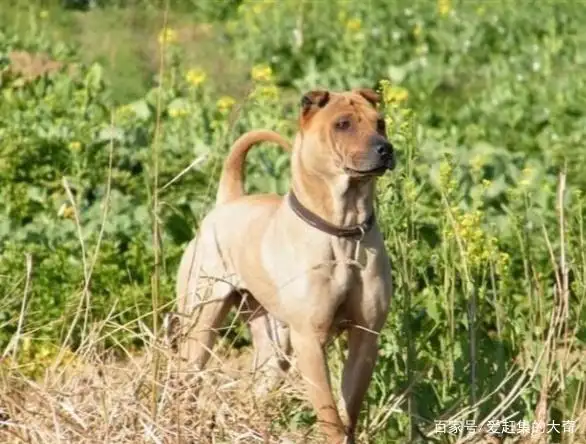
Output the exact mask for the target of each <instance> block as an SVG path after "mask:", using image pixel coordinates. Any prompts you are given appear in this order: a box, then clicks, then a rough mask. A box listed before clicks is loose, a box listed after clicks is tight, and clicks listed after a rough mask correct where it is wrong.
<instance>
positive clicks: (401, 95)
mask: <svg viewBox="0 0 586 444" xmlns="http://www.w3.org/2000/svg"><path fill="white" fill-rule="evenodd" d="M408 98H409V91H407V90H406V89H405V88H401V87H400V86H390V84H389V83H386V84H385V85H384V86H383V101H384V102H385V103H386V104H387V105H388V104H392V103H401V102H404V101H405V100H407V99H408Z"/></svg>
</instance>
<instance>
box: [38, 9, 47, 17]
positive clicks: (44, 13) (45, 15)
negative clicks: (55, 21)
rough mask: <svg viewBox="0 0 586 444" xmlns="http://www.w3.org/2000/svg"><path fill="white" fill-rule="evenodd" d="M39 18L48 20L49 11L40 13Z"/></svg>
mask: <svg viewBox="0 0 586 444" xmlns="http://www.w3.org/2000/svg"><path fill="white" fill-rule="evenodd" d="M39 17H41V18H42V19H46V18H47V17H49V11H47V10H45V9H43V10H42V11H41V12H40V13H39Z"/></svg>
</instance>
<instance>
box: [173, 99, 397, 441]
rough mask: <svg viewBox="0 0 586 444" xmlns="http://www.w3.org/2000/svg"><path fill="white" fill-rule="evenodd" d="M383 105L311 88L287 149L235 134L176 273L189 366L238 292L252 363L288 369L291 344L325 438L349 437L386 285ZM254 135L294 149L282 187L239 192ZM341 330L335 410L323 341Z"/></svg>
mask: <svg viewBox="0 0 586 444" xmlns="http://www.w3.org/2000/svg"><path fill="white" fill-rule="evenodd" d="M379 102H380V96H379V95H378V94H377V93H376V92H375V91H373V90H371V89H364V88H363V89H353V90H350V91H343V92H333V91H328V90H314V91H310V92H308V93H306V94H304V95H303V97H302V99H301V104H300V113H299V120H298V131H297V134H296V136H295V139H294V143H293V146H292V147H291V146H290V145H289V143H288V142H287V141H286V140H285V139H284V138H282V137H281V136H280V135H278V134H277V133H275V132H272V131H256V132H251V133H247V134H245V135H244V136H241V137H240V138H239V139H238V140H237V141H236V142H235V144H234V146H233V147H232V149H231V151H230V153H229V155H228V157H227V158H226V160H225V163H224V168H223V170H222V173H221V177H220V182H219V188H218V193H217V199H216V206H215V208H214V209H212V210H211V211H210V212H209V213H208V214H207V215H206V216H205V218H204V219H203V220H202V222H201V225H200V228H199V232H198V235H197V236H196V238H194V239H193V240H192V241H191V242H190V244H189V245H188V247H187V248H186V250H185V252H184V254H183V257H182V259H181V262H180V265H179V270H178V275H177V288H176V291H177V298H178V300H177V302H178V310H179V312H180V313H181V317H180V319H181V321H180V325H181V326H180V339H179V343H178V344H179V345H178V352H179V354H180V356H181V358H182V359H184V360H186V361H187V362H188V365H189V367H190V368H192V369H194V370H202V369H203V368H204V366H205V365H206V363H207V361H208V359H209V357H210V353H211V349H212V347H213V345H214V342H215V340H216V338H217V335H218V332H217V329H218V328H220V327H222V325H223V321H224V319H225V317H226V316H227V314H228V313H229V311H230V309H231V308H232V307H234V306H235V305H237V304H239V303H242V302H243V301H245V303H246V304H248V308H250V309H251V310H249V312H252V314H251V315H250V316H249V318H248V319H247V320H248V322H249V325H250V327H251V333H252V340H253V345H254V348H255V350H256V351H255V353H256V358H257V360H258V361H262V362H265V363H266V362H269V363H272V367H273V368H275V369H276V368H279V367H280V368H281V369H283V365H282V364H283V362H284V361H285V360H286V359H285V358H286V357H288V356H289V355H290V353H291V352H294V353H295V356H296V360H297V366H298V369H299V371H300V373H301V376H302V377H303V379H304V380H305V382H306V389H307V394H308V398H309V401H310V402H311V405H312V406H313V408H314V409H315V411H316V416H317V422H318V425H319V427H320V430H321V431H322V432H323V434H324V435H325V437H326V438H327V439H328V442H330V443H332V444H341V443H353V442H354V440H355V431H356V425H357V422H358V418H359V413H360V408H361V405H362V403H363V399H364V396H365V394H366V391H367V389H368V387H369V384H370V380H371V378H372V373H373V370H374V366H375V363H376V359H377V355H378V334H379V332H380V331H381V329H382V327H383V325H384V323H385V321H386V318H387V314H388V310H389V306H390V301H391V297H392V292H393V283H392V278H391V263H390V258H389V257H388V255H387V253H386V250H385V247H384V239H383V236H382V234H381V232H380V230H379V227H378V225H377V221H376V217H375V213H374V197H375V185H376V179H377V178H378V177H380V176H381V175H383V174H384V173H385V172H386V171H388V170H392V169H394V167H395V152H394V149H393V146H392V144H391V143H390V142H389V140H388V139H387V136H386V130H385V122H384V119H383V117H382V116H381V115H380V114H379V113H378V111H377V105H378V104H379ZM261 141H272V142H275V143H277V144H278V145H280V146H281V147H283V148H284V149H286V150H290V151H291V186H290V189H289V191H288V193H287V194H286V195H285V196H280V195H276V194H256V195H245V194H244V189H243V170H244V161H245V158H246V154H247V152H248V151H249V149H250V148H251V147H252V146H254V145H255V144H256V143H258V142H261ZM343 330H346V331H347V333H348V357H347V359H346V362H345V364H344V370H343V376H342V396H341V400H340V406H339V408H338V407H337V406H336V403H335V401H334V396H333V392H332V387H331V385H330V378H329V371H328V363H327V360H326V350H325V347H326V344H327V343H328V341H329V340H330V339H331V338H332V337H333V336H334V335H337V334H338V333H340V332H341V331H343ZM275 336H276V338H275ZM275 343H276V345H277V348H276V349H277V350H278V352H279V353H276V352H274V350H275V348H273V347H272V344H275ZM269 367H270V366H269ZM283 370H286V369H283Z"/></svg>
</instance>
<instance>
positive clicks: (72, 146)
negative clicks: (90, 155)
mask: <svg viewBox="0 0 586 444" xmlns="http://www.w3.org/2000/svg"><path fill="white" fill-rule="evenodd" d="M80 148H81V143H79V142H78V141H77V140H74V141H73V142H69V149H70V150H71V151H79V150H80Z"/></svg>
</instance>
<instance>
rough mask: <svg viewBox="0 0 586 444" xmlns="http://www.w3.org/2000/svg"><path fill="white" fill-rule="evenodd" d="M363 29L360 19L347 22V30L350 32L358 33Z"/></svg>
mask: <svg viewBox="0 0 586 444" xmlns="http://www.w3.org/2000/svg"><path fill="white" fill-rule="evenodd" d="M360 28H362V21H361V20H360V19H359V18H356V17H354V18H351V19H350V20H348V21H347V22H346V29H347V30H348V31H350V32H358V31H360Z"/></svg>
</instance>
